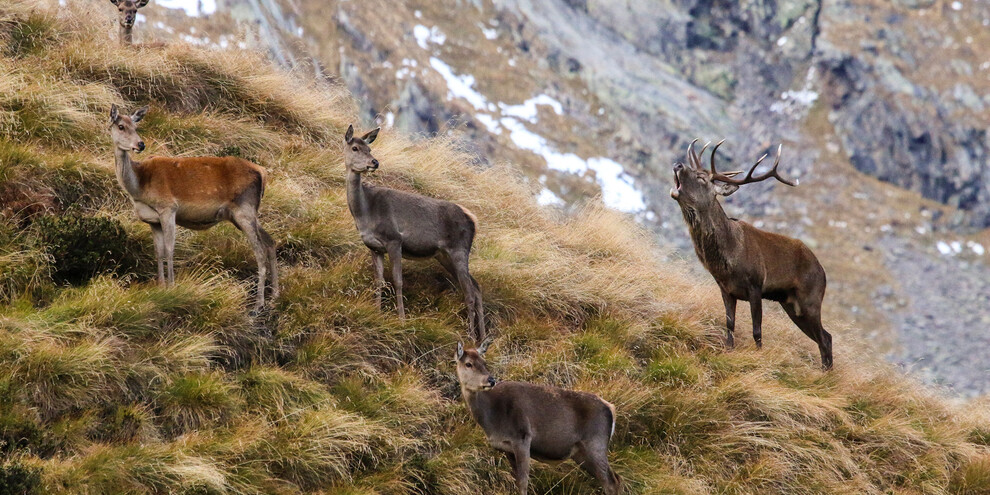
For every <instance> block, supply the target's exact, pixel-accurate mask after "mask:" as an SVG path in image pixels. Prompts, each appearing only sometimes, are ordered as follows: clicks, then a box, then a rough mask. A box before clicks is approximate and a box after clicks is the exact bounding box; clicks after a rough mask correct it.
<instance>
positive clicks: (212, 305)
mask: <svg viewBox="0 0 990 495" xmlns="http://www.w3.org/2000/svg"><path fill="white" fill-rule="evenodd" d="M69 3H70V5H69V6H67V7H64V8H63V9H62V13H61V14H59V15H58V16H55V15H54V14H53V13H52V12H50V11H47V10H45V9H44V8H40V7H38V6H37V5H35V4H34V3H33V2H24V1H19V0H0V44H2V46H3V50H2V52H3V55H2V57H0V69H2V70H0V130H2V131H3V132H0V134H3V136H4V137H3V138H0V200H2V201H0V454H2V455H3V456H4V461H3V462H2V463H0V487H9V486H18V487H20V486H26V487H27V488H26V490H30V489H32V488H31V487H36V488H37V491H39V492H42V493H286V494H290V493H291V494H295V493H334V494H353V493H381V494H393V493H394V494H399V493H424V494H425V493H437V494H461V493H474V492H477V491H478V490H481V491H485V492H508V491H510V490H511V489H512V478H511V475H510V468H509V466H508V463H507V462H506V460H505V459H504V458H503V456H502V455H501V454H498V453H496V452H495V451H493V450H492V449H491V448H490V447H489V446H488V444H487V441H486V440H485V439H484V436H483V434H482V432H481V430H480V428H478V427H477V426H476V425H475V424H474V422H473V420H472V419H471V418H470V414H469V412H468V411H467V409H466V408H465V406H464V405H463V403H462V401H461V400H460V397H459V396H460V391H459V389H458V386H457V384H456V379H455V377H454V366H453V363H452V356H453V353H454V348H455V345H456V342H457V341H458V340H463V339H465V335H464V333H465V329H466V323H465V316H466V315H465V314H464V313H465V312H464V307H463V298H462V295H461V294H460V293H459V291H458V290H457V288H456V284H454V283H453V282H452V281H451V280H450V279H449V277H448V276H447V275H446V274H444V273H443V271H442V270H441V269H440V268H439V266H437V265H436V264H435V263H434V262H432V261H425V262H413V263H407V264H406V266H405V272H406V277H405V278H406V285H407V288H408V290H407V291H406V294H407V304H406V306H407V308H408V313H409V315H410V318H409V319H407V320H405V321H400V320H398V319H397V318H396V317H395V315H394V304H395V303H394V295H392V294H386V296H385V311H384V312H382V311H380V310H379V308H376V307H375V306H374V304H373V303H372V291H371V289H372V276H371V270H370V260H369V257H368V255H367V250H366V248H364V246H363V245H362V244H361V241H360V238H359V236H358V235H357V233H356V231H355V229H354V225H353V220H352V219H351V217H350V215H349V213H348V210H347V205H346V193H345V190H344V180H343V177H344V174H343V163H342V162H341V156H340V146H341V136H342V134H343V130H344V129H345V128H346V127H347V125H348V124H349V123H352V122H354V121H356V120H357V118H356V111H355V108H356V107H355V105H354V103H353V102H352V100H351V99H350V97H349V96H348V95H347V94H346V91H345V90H344V89H342V88H341V87H338V86H330V85H326V84H322V83H313V82H308V81H303V80H301V79H299V78H297V77H295V76H291V75H287V74H284V73H282V72H281V71H279V70H278V69H276V68H274V67H272V66H270V65H269V64H267V63H266V62H264V60H263V59H262V58H261V57H260V56H259V55H257V54H251V53H244V52H241V51H210V50H203V49H200V48H197V47H192V46H188V45H185V44H171V45H168V46H166V47H164V48H160V49H158V48H145V49H141V50H132V49H120V48H119V47H118V46H117V44H116V43H115V42H108V40H107V39H106V34H107V33H105V32H104V31H106V26H107V25H110V23H111V19H112V18H111V16H112V14H113V13H112V9H110V8H106V9H95V8H94V9H89V7H88V6H80V5H79V3H78V2H69ZM85 9H89V10H90V11H86V10H85ZM111 103H117V104H120V105H122V106H123V107H125V108H126V109H132V108H134V107H136V106H139V105H144V104H150V105H151V108H152V110H151V112H150V113H149V114H148V116H147V118H146V119H145V122H144V123H143V124H142V132H143V137H144V139H145V141H146V142H148V144H149V147H150V150H149V151H150V152H151V153H152V154H166V155H168V154H179V155H216V154H234V155H238V156H242V157H245V158H248V159H250V160H252V161H255V162H257V163H259V164H261V165H263V166H265V167H266V168H268V170H269V172H270V182H269V185H268V188H267V191H266V196H265V199H264V201H263V203H262V210H261V215H262V222H263V223H264V224H265V226H266V229H267V230H269V231H270V232H271V233H272V235H273V237H274V238H275V239H276V240H277V242H278V244H279V248H278V252H279V261H280V263H281V265H282V266H283V271H282V273H283V277H282V280H283V284H284V288H283V291H282V294H281V296H280V298H279V299H278V300H276V301H274V302H273V304H272V307H271V308H270V309H269V310H268V312H266V313H264V314H262V315H259V316H257V317H251V316H249V315H248V312H247V310H248V303H247V301H248V300H249V299H250V295H249V291H250V290H251V288H252V287H253V286H254V277H255V272H254V266H255V263H254V259H253V255H252V253H251V251H250V249H249V248H248V246H247V243H246V242H245V241H244V239H243V236H242V235H241V234H240V233H238V232H237V231H236V230H235V229H234V228H232V227H229V226H228V227H217V228H214V229H211V230H207V231H203V232H189V231H182V232H181V233H180V235H179V240H178V241H179V242H178V246H177V253H176V260H177V262H178V264H179V266H178V267H177V272H178V276H179V277H178V281H177V283H176V285H175V286H173V287H168V288H165V287H161V286H158V285H157V284H156V283H155V281H154V280H152V279H151V276H152V273H153V263H152V262H151V261H150V259H148V257H147V254H140V255H139V256H137V258H136V263H137V265H138V266H137V267H135V268H133V269H132V268H126V269H118V270H117V271H116V273H106V274H102V275H98V276H96V277H95V278H89V276H88V274H87V276H86V277H81V278H80V279H79V280H78V281H77V282H78V283H79V286H78V287H62V286H60V285H58V284H57V283H56V282H57V281H60V280H61V279H59V276H60V275H59V273H58V267H59V266H60V265H59V264H58V263H59V262H64V261H67V257H68V256H69V255H70V254H71V255H75V254H78V252H79V250H78V249H77V248H76V247H71V248H68V249H66V250H63V251H58V250H57V248H58V245H57V244H58V242H56V241H55V240H54V238H52V237H51V236H45V235H39V234H38V232H39V231H40V230H42V227H41V226H37V225H33V224H34V223H40V224H42V225H43V224H44V223H45V222H48V221H49V220H39V219H40V218H44V217H45V216H46V215H47V216H65V215H67V214H71V215H79V216H83V217H87V218H89V217H101V218H105V219H108V220H107V222H109V223H110V224H114V225H116V223H118V222H119V224H120V226H121V228H122V232H118V231H116V230H115V232H116V234H120V235H118V236H117V237H119V238H121V239H123V238H126V239H127V242H126V243H125V244H126V245H127V246H128V249H131V247H133V246H135V245H137V246H141V249H142V251H140V252H141V253H149V252H150V249H151V236H150V233H149V232H148V229H147V227H146V226H145V225H143V224H141V223H140V222H138V221H136V220H135V219H134V218H133V215H132V214H131V212H130V205H129V203H128V201H126V197H124V195H123V194H122V193H121V192H120V190H119V187H118V186H117V184H116V179H115V177H114V165H113V156H112V153H111V145H110V143H109V139H107V137H106V131H105V125H106V118H107V115H106V114H107V112H108V109H109V107H110V104H111ZM375 154H376V157H377V158H378V159H379V160H380V161H381V163H382V167H381V169H380V170H379V172H377V173H376V174H374V175H373V176H371V177H369V180H371V181H372V182H375V183H378V184H384V185H388V186H390V187H395V188H398V189H403V190H407V191H415V192H419V193H421V194H425V195H429V196H433V197H439V198H445V199H449V200H452V201H455V202H457V203H459V204H462V205H464V206H465V207H467V208H469V209H471V210H472V211H473V212H474V213H475V214H477V216H478V217H479V220H480V226H479V232H478V236H477V239H476V242H475V247H474V253H473V254H474V256H473V257H472V260H471V263H472V272H473V274H474V276H475V277H476V278H477V279H478V281H479V282H480V284H481V286H482V288H483V290H484V293H485V305H486V313H487V316H488V318H489V322H490V325H491V328H493V329H494V331H495V332H496V334H497V335H498V338H497V339H496V341H495V343H494V344H493V346H492V347H491V351H490V353H489V364H490V367H491V368H492V370H493V371H494V373H495V374H496V376H497V377H499V378H500V379H517V380H529V381H536V382H541V383H548V384H553V385H558V386H563V387H570V388H575V389H579V390H585V391H590V392H594V393H597V394H600V395H601V396H602V397H603V398H605V399H606V400H608V401H610V402H612V403H613V404H615V405H616V407H617V409H618V418H617V425H616V431H615V436H614V438H613V441H612V454H611V459H612V465H613V466H614V468H615V469H616V471H617V472H618V473H619V474H620V475H621V476H622V477H623V479H624V480H625V484H626V487H627V490H628V492H629V493H643V494H652V493H682V494H703V493H740V494H742V493H799V494H801V493H808V494H810V493H869V494H874V493H875V494H880V493H898V494H902V493H903V494H908V493H911V494H915V493H926V494H941V493H959V494H963V493H967V494H977V493H988V490H990V488H988V486H990V481H988V480H990V474H988V473H990V462H988V459H990V447H988V444H990V433H988V432H990V417H988V416H987V414H986V413H985V412H981V411H986V407H985V404H983V403H980V402H977V403H974V404H971V405H968V406H957V405H952V404H950V403H948V402H946V401H944V400H943V399H941V398H939V397H938V396H937V395H936V394H935V393H934V392H931V391H928V390H925V389H923V388H921V387H920V386H919V385H917V384H916V383H914V382H912V381H910V380H908V379H906V378H904V377H903V376H900V375H898V374H896V373H895V372H893V371H892V370H891V369H890V368H888V367H887V366H885V365H883V364H880V363H876V362H875V361H874V360H873V358H872V357H870V356H867V355H862V354H860V353H859V351H857V349H859V348H861V347H862V345H861V343H859V342H855V341H852V340H850V339H848V338H846V337H843V335H844V334H843V332H841V330H837V331H836V332H835V334H836V335H837V337H836V349H837V355H838V356H839V362H838V363H836V369H835V371H833V372H830V373H827V374H824V373H822V372H821V371H819V369H818V357H817V351H816V349H814V348H812V346H810V345H809V343H808V342H806V340H807V339H805V338H804V337H803V336H801V335H800V333H799V332H798V331H796V329H794V328H792V326H791V324H790V323H789V322H787V321H786V318H785V317H783V316H782V315H780V314H778V313H776V312H771V313H770V314H768V315H767V316H766V318H765V325H764V326H765V328H766V332H765V334H766V335H767V339H769V340H767V341H766V348H765V349H763V350H762V351H757V350H756V349H755V348H754V346H753V345H752V343H751V342H749V341H747V339H746V338H741V341H740V343H739V347H738V348H737V349H736V350H733V351H731V352H730V351H726V350H724V348H723V346H722V344H721V335H722V332H723V330H722V318H723V316H722V314H721V307H722V306H721V303H720V300H719V295H718V292H717V289H716V288H715V287H714V286H713V285H712V284H711V283H710V281H708V280H707V279H706V280H699V279H696V278H694V277H693V276H692V275H690V274H688V272H687V270H686V269H685V268H684V267H683V266H682V265H680V264H678V263H676V262H664V261H662V260H663V259H665V258H666V256H665V255H666V253H662V252H659V251H658V249H657V248H656V246H655V245H654V244H653V243H652V242H651V240H650V238H649V236H648V234H647V233H646V232H644V231H643V230H641V229H640V228H638V227H637V226H636V225H635V224H634V223H633V222H632V221H631V220H630V219H629V218H627V217H625V216H623V215H621V214H619V213H616V212H614V211H611V210H609V209H607V208H605V207H603V206H602V205H600V204H596V203H592V204H589V205H588V206H587V207H586V208H585V209H584V210H583V211H580V212H578V213H577V214H575V215H573V216H571V217H567V218H558V217H557V216H555V215H553V214H551V213H548V212H546V211H544V210H542V209H541V208H540V207H538V206H537V205H536V204H535V202H534V201H533V199H532V191H531V190H530V189H529V188H528V187H527V186H526V185H524V184H523V183H522V181H520V180H518V177H517V175H516V173H515V172H513V171H512V170H511V169H510V168H508V167H494V168H491V169H487V170H476V169H474V168H472V167H469V166H466V164H468V163H471V162H472V157H471V156H470V155H469V154H468V153H466V152H465V151H463V150H462V149H461V148H460V147H459V145H458V143H457V141H456V140H454V138H450V137H440V138H434V139H427V140H420V141H412V140H410V139H409V138H407V137H405V136H401V135H398V134H396V133H394V132H391V131H388V130H386V132H384V133H383V134H382V136H381V137H380V138H379V139H378V141H377V142H376V143H375ZM83 230H85V231H87V232H89V231H90V230H91V229H89V228H88V227H87V228H85V229H83ZM117 237H115V238H117ZM107 244H108V243H107V242H104V241H102V240H101V241H100V242H99V243H98V246H99V247H100V249H101V252H102V250H103V249H104V248H106V247H108V246H107ZM57 253H62V254H57ZM56 258H57V259H56ZM113 258H114V261H119V260H118V259H117V258H120V256H117V255H114V256H113ZM79 264H80V263H77V265H79ZM87 266H88V265H87ZM738 326H739V328H745V327H746V324H745V322H740V323H739V325H738ZM740 333H742V332H740ZM741 337H744V336H741ZM15 483H17V485H15ZM532 484H533V486H534V489H535V490H536V491H537V492H539V493H589V492H591V491H593V490H594V487H595V483H594V481H593V480H591V479H590V478H588V477H587V476H586V475H585V474H584V473H583V472H580V470H579V469H576V468H575V466H574V465H573V464H570V463H565V464H562V465H559V466H548V465H544V464H535V465H534V468H533V477H532ZM2 489H3V488H0V490H2ZM18 489H20V488H18ZM22 491H23V490H22Z"/></svg>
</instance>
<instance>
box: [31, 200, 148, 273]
mask: <svg viewBox="0 0 990 495" xmlns="http://www.w3.org/2000/svg"><path fill="white" fill-rule="evenodd" d="M35 224H36V225H37V229H38V239H39V241H40V242H41V244H42V247H43V248H44V249H45V251H47V252H48V254H49V255H50V256H51V257H52V263H53V266H52V279H53V280H54V281H55V282H57V283H70V284H81V283H83V282H85V281H87V280H89V279H91V278H93V277H94V276H96V275H99V274H102V273H109V272H113V273H127V272H129V271H131V270H133V269H135V268H136V267H137V266H138V258H139V253H140V248H139V247H138V246H137V245H136V243H133V242H131V239H130V237H129V236H128V234H127V231H125V230H124V227H123V226H122V225H121V224H120V222H119V221H117V220H114V219H111V218H104V217H84V216H78V215H67V216H62V217H53V216H48V217H42V218H40V219H38V220H37V221H36V222H35Z"/></svg>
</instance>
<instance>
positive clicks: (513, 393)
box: [454, 340, 622, 495]
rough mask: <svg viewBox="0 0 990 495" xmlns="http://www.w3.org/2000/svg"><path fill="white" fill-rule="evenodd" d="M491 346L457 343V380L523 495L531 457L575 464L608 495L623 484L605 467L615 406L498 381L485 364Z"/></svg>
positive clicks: (585, 396) (555, 390)
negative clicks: (501, 453) (572, 461)
mask: <svg viewBox="0 0 990 495" xmlns="http://www.w3.org/2000/svg"><path fill="white" fill-rule="evenodd" d="M490 342H491V341H489V340H486V341H485V342H483V343H482V344H481V347H478V348H477V349H464V344H462V343H460V342H458V343H457V354H456V355H455V356H454V360H455V361H456V362H457V380H458V381H459V382H460V385H461V396H462V397H464V402H466V403H467V406H468V408H469V409H471V415H472V416H474V419H475V421H477V422H478V424H479V425H480V426H481V429H482V430H484V431H485V437H487V438H488V443H489V444H491V446H492V447H494V448H495V449H496V450H500V451H502V452H504V453H505V456H506V457H507V458H508V459H509V464H510V465H511V466H512V474H513V475H514V476H515V478H516V487H517V488H518V489H519V493H520V494H521V495H526V492H527V489H528V486H529V461H530V458H532V459H537V460H540V461H544V462H554V461H565V460H567V459H573V460H574V462H576V463H577V464H578V465H579V466H581V468H583V469H584V470H585V471H587V472H588V473H589V474H591V475H592V476H594V477H595V478H597V479H598V481H599V482H600V483H601V484H602V487H603V488H604V489H605V493H606V494H608V495H615V494H617V493H619V490H620V489H621V485H622V482H621V480H620V479H619V476H618V475H617V474H615V471H612V468H611V467H609V464H608V442H609V440H610V439H611V438H612V434H613V433H615V406H613V405H612V404H609V403H608V402H605V401H604V400H602V399H601V398H600V397H598V396H596V395H593V394H589V393H585V392H576V391H573V390H564V389H560V388H556V387H548V386H544V385H536V384H532V383H523V382H496V381H495V378H494V377H492V375H491V373H489V371H488V368H487V366H486V364H485V358H484V356H485V351H486V350H487V349H488V345H489V344H490Z"/></svg>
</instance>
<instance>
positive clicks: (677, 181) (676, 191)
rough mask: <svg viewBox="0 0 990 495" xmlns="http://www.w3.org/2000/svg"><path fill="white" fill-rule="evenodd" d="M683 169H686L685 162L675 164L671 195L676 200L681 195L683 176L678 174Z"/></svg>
mask: <svg viewBox="0 0 990 495" xmlns="http://www.w3.org/2000/svg"><path fill="white" fill-rule="evenodd" d="M681 170H684V164H683V163H680V162H678V163H676V164H674V187H672V188H670V197H671V198H674V199H675V200H676V199H677V198H679V197H680V196H681V178H680V177H679V176H678V174H679V173H680V172H681Z"/></svg>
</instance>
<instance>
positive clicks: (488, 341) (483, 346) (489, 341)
mask: <svg viewBox="0 0 990 495" xmlns="http://www.w3.org/2000/svg"><path fill="white" fill-rule="evenodd" d="M490 345H492V338H491V337H488V338H487V339H485V341H484V342H482V343H481V345H480V346H478V354H481V355H482V356H484V355H485V353H486V352H488V346H490Z"/></svg>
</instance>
